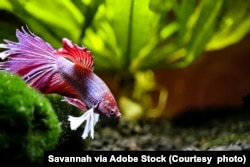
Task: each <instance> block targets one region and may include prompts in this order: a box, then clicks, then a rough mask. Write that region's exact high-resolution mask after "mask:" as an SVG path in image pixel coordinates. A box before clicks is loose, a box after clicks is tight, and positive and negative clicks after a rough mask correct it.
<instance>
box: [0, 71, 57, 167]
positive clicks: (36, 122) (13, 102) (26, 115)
mask: <svg viewBox="0 0 250 167" xmlns="http://www.w3.org/2000/svg"><path fill="white" fill-rule="evenodd" d="M0 81H1V82H0V97H1V98H0V150H1V152H2V153H1V162H0V164H2V165H3V166H4V165H7V166H12V165H13V164H17V163H20V164H24V165H25V166H34V165H41V163H42V161H43V153H44V151H46V150H52V149H54V148H55V146H56V144H57V141H58V137H59V135H60V131H61V130H60V126H59V121H58V119H57V116H56V114H55V112H54V110H53V108H52V106H51V104H50V102H49V101H48V100H47V99H46V98H45V97H44V96H43V95H41V94H40V93H39V92H37V91H36V90H34V89H33V88H31V87H29V86H28V85H27V84H26V83H25V82H24V81H23V80H22V79H21V78H20V77H18V76H15V75H13V74H9V73H7V72H3V71H0ZM2 165H1V166H2Z"/></svg>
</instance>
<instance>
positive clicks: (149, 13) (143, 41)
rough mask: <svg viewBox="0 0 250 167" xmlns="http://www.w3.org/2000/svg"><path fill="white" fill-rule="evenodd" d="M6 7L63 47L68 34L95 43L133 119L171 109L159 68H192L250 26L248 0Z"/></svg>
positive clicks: (99, 68) (81, 1) (70, 1)
mask: <svg viewBox="0 0 250 167" xmlns="http://www.w3.org/2000/svg"><path fill="white" fill-rule="evenodd" d="M0 9H1V10H2V11H8V12H10V13H12V14H13V15H15V16H16V17H18V18H19V20H21V22H22V23H24V24H26V25H28V27H30V29H31V30H32V31H33V32H35V33H36V34H37V35H40V36H42V38H44V39H45V40H46V41H48V42H49V43H51V44H52V45H53V46H54V47H56V48H59V47H61V39H62V38H63V37H67V38H69V39H71V40H72V41H74V42H75V43H77V44H79V45H82V44H83V45H85V46H87V47H88V49H89V50H90V51H91V52H92V53H93V55H94V58H95V71H96V72H98V73H104V74H105V75H106V74H107V75H112V76H113V79H112V84H113V85H115V86H114V91H115V95H116V97H117V99H118V101H119V106H120V108H121V110H122V112H123V115H124V116H125V117H127V118H129V119H139V118H142V117H146V118H156V117H159V116H160V115H161V113H162V112H163V110H164V108H165V105H166V102H167V98H168V91H167V90H166V88H164V87H163V86H161V85H159V84H157V82H156V80H155V76H154V73H153V70H154V69H156V68H185V67H187V66H189V65H190V64H191V63H193V62H194V61H195V60H196V59H197V58H198V57H199V56H200V55H201V53H202V52H203V51H210V50H216V49H221V48H224V47H226V46H228V45H231V44H234V43H236V42H238V41H239V40H240V39H242V38H243V37H244V36H245V35H246V34H247V33H249V31H250V29H249V27H250V17H249V15H250V13H249V11H250V1H248V0H241V1H234V0H217V1H210V0H180V1H176V0H126V1H117V0H103V1H98V0H93V1H91V0H65V1H61V0H53V1H51V0H44V1H43V2H41V1H38V0H2V1H1V5H0ZM2 13H4V15H5V16H6V15H7V14H6V13H5V12H2ZM2 15H3V14H2ZM4 15H3V16H4ZM9 22H11V20H8V19H5V20H4V17H1V29H3V30H4V31H8V32H10V31H11V33H13V31H12V30H13V29H10V28H9V26H10V23H9ZM13 24H15V25H16V24H17V23H15V22H14V23H12V27H13ZM18 24H19V25H20V24H21V23H18ZM15 28H18V27H15ZM1 32H2V33H3V31H1ZM0 35H2V36H1V38H7V37H6V33H3V34H0ZM162 77H167V76H162ZM152 94H154V96H152ZM155 95H157V96H155ZM156 99H157V100H156ZM156 101H157V103H156Z"/></svg>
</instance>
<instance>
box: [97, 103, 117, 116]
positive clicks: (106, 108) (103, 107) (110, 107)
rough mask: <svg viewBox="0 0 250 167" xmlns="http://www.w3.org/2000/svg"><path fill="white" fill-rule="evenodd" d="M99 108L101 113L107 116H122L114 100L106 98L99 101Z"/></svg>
mask: <svg viewBox="0 0 250 167" xmlns="http://www.w3.org/2000/svg"><path fill="white" fill-rule="evenodd" d="M97 110H98V111H99V113H101V114H103V115H105V116H107V117H110V118H111V117H113V118H120V117H121V113H120V111H119V109H118V107H117V105H116V103H115V102H114V101H112V100H111V101H110V100H104V101H102V102H100V103H99V105H98V107H97Z"/></svg>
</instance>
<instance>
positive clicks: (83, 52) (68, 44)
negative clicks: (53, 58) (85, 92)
mask: <svg viewBox="0 0 250 167" xmlns="http://www.w3.org/2000/svg"><path fill="white" fill-rule="evenodd" d="M62 44H63V48H61V49H59V50H57V54H58V55H60V56H63V57H65V58H67V59H69V60H70V61H72V62H73V63H75V64H80V65H82V66H83V67H84V68H85V69H87V71H93V69H94V59H93V57H92V55H91V53H90V51H88V50H87V48H85V47H79V46H78V45H76V44H74V43H73V42H72V41H70V40H69V39H67V38H63V40H62Z"/></svg>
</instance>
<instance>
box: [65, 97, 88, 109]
mask: <svg viewBox="0 0 250 167" xmlns="http://www.w3.org/2000/svg"><path fill="white" fill-rule="evenodd" d="M63 101H66V102H67V103H69V104H71V105H73V106H75V107H77V108H79V109H81V110H83V111H86V110H87V107H86V105H85V103H84V102H82V101H81V100H79V99H76V98H70V97H64V99H63Z"/></svg>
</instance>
